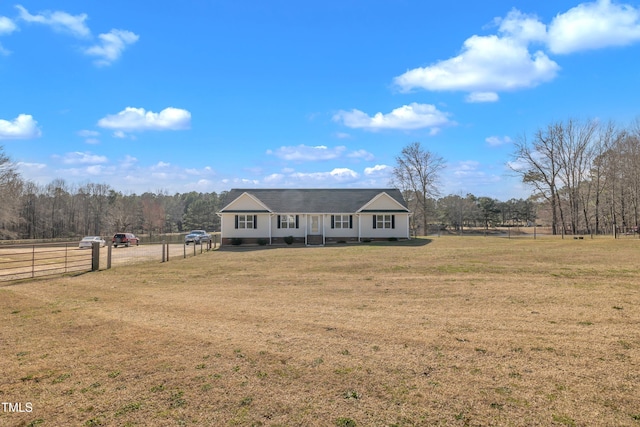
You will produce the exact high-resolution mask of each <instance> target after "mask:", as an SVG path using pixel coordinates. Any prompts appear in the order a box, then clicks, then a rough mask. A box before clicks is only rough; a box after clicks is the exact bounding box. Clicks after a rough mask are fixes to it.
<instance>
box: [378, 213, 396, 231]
mask: <svg viewBox="0 0 640 427" xmlns="http://www.w3.org/2000/svg"><path fill="white" fill-rule="evenodd" d="M391 216H392V215H376V228H392V222H393V221H392V219H391Z"/></svg>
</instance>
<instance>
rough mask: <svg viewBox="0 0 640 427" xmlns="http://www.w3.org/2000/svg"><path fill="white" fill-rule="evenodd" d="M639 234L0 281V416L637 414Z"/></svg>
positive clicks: (631, 419) (325, 252)
mask: <svg viewBox="0 0 640 427" xmlns="http://www.w3.org/2000/svg"><path fill="white" fill-rule="evenodd" d="M639 253H640V241H638V240H624V241H614V240H611V239H596V240H582V241H574V240H564V241H563V240H559V239H553V240H552V239H538V240H531V239H528V240H507V239H498V238H483V237H463V238H460V237H442V238H435V239H433V241H426V240H418V241H413V242H409V243H396V244H391V243H389V244H371V245H337V246H331V247H324V248H295V247H283V248H275V249H273V248H271V249H262V248H255V250H246V249H244V250H242V249H241V250H221V251H217V252H213V253H209V254H206V255H203V256H199V257H195V258H189V259H186V260H175V261H172V262H170V263H165V264H159V263H148V264H143V265H138V266H125V267H120V268H117V269H113V270H110V271H103V272H99V273H90V274H85V275H82V276H78V277H63V278H58V279H50V280H46V281H45V280H42V281H36V282H32V283H23V284H20V285H17V286H10V287H4V288H0V321H1V322H2V334H1V335H0V369H1V371H2V373H3V375H2V378H1V379H0V401H2V402H22V403H23V404H24V403H26V402H31V403H32V406H33V410H32V412H29V413H10V412H6V411H4V412H3V411H2V408H0V425H40V424H41V425H43V426H48V425H52V426H58V425H79V426H83V425H84V426H96V425H120V426H121V425H131V426H136V425H215V426H233V425H241V426H245V425H256V426H258V425H263V426H279V425H280V426H334V425H338V426H350V425H358V426H392V425H395V426H417V425H424V426H428V425H452V426H463V425H473V426H477V425H482V426H487V425H495V426H533V425H541V426H547V425H560V426H562V425H565V426H573V425H575V426H593V425H598V426H638V425H640V386H639V384H640V366H639V360H640V333H639V332H640V327H639V326H638V325H640V292H639V285H638V283H640V271H639V270H638V254H639Z"/></svg>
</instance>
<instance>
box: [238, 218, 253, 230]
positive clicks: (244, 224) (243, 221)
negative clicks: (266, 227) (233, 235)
mask: <svg viewBox="0 0 640 427" xmlns="http://www.w3.org/2000/svg"><path fill="white" fill-rule="evenodd" d="M254 218H255V215H238V228H254V224H255V220H254Z"/></svg>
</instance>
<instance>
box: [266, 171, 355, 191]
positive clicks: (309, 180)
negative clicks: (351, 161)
mask: <svg viewBox="0 0 640 427" xmlns="http://www.w3.org/2000/svg"><path fill="white" fill-rule="evenodd" d="M359 177H360V175H359V174H358V173H357V172H355V171H354V170H351V169H349V168H335V169H332V170H331V171H328V172H295V171H290V170H289V171H286V172H284V173H273V174H271V175H268V176H266V177H264V178H263V179H262V182H263V184H266V185H269V186H293V187H305V186H312V187H313V186H317V185H322V186H328V187H330V186H332V185H340V184H345V183H351V182H355V181H356V180H357V179H358V178H359Z"/></svg>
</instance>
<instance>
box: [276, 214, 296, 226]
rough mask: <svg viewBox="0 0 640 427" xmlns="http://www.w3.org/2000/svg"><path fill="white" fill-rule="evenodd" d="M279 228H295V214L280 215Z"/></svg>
mask: <svg viewBox="0 0 640 427" xmlns="http://www.w3.org/2000/svg"><path fill="white" fill-rule="evenodd" d="M280 228H296V216H295V215H280Z"/></svg>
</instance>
